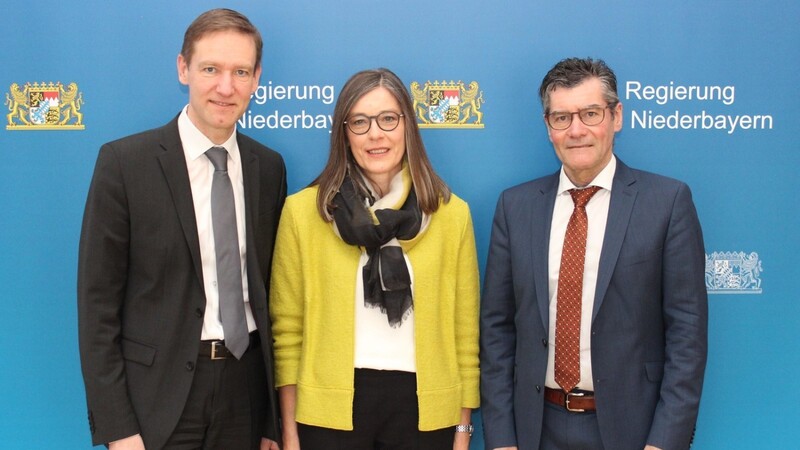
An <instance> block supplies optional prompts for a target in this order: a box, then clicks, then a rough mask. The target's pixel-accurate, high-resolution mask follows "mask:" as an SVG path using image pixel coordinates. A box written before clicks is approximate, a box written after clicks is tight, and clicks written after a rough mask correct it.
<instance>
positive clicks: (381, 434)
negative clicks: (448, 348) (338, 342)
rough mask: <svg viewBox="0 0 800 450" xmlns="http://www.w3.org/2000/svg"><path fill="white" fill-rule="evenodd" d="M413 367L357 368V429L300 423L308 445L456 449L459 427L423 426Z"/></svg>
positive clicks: (323, 449)
mask: <svg viewBox="0 0 800 450" xmlns="http://www.w3.org/2000/svg"><path fill="white" fill-rule="evenodd" d="M418 422H419V408H418V405H417V378H416V374H414V373H411V372H398V371H389V370H370V369H356V374H355V399H354V400H353V431H342V430H333V429H330V428H321V427H315V426H310V425H305V424H301V423H298V424H297V426H298V433H299V436H300V448H302V449H303V450H452V448H453V439H454V438H455V427H448V428H443V429H440V430H434V431H419V428H418Z"/></svg>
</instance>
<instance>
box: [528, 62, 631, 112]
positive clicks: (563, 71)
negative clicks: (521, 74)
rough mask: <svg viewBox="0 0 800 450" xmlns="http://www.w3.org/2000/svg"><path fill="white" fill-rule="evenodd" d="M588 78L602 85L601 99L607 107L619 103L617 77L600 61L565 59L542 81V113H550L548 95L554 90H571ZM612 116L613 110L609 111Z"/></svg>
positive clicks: (540, 95) (540, 94) (540, 90)
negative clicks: (597, 80) (603, 99)
mask: <svg viewBox="0 0 800 450" xmlns="http://www.w3.org/2000/svg"><path fill="white" fill-rule="evenodd" d="M589 78H597V79H599V80H600V83H602V85H603V97H604V98H605V101H606V103H608V104H609V105H616V104H617V103H619V96H618V95H617V76H616V75H614V71H613V70H611V68H610V67H608V66H607V65H606V63H605V61H603V60H602V59H592V58H567V59H563V60H561V61H559V62H558V64H556V65H555V66H553V68H552V69H550V71H549V72H547V75H545V76H544V79H542V85H541V86H539V99H540V100H541V101H542V109H544V113H545V114H547V113H549V112H550V93H551V92H553V91H554V90H555V89H556V88H567V89H569V88H573V87H575V86H577V85H579V84H581V83H583V82H584V81H586V80H587V79H589ZM611 111H612V114H613V111H614V110H613V108H612V109H611Z"/></svg>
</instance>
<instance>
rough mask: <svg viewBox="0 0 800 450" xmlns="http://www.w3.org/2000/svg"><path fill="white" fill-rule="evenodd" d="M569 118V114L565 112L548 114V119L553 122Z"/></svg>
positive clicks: (561, 121)
mask: <svg viewBox="0 0 800 450" xmlns="http://www.w3.org/2000/svg"><path fill="white" fill-rule="evenodd" d="M569 118H570V114H565V113H552V114H550V120H551V121H552V122H553V123H564V122H568V121H569Z"/></svg>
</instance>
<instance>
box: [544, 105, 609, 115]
mask: <svg viewBox="0 0 800 450" xmlns="http://www.w3.org/2000/svg"><path fill="white" fill-rule="evenodd" d="M601 106H603V105H601V104H599V103H592V104H591V105H586V106H583V107H580V108H578V111H581V110H584V109H587V108H599V107H601ZM565 112H569V111H567V110H562V109H551V110H550V114H552V113H565Z"/></svg>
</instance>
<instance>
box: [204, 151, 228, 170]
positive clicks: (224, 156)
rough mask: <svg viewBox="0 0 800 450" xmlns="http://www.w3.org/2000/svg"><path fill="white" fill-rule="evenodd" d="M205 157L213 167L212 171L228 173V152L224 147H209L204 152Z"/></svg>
mask: <svg viewBox="0 0 800 450" xmlns="http://www.w3.org/2000/svg"><path fill="white" fill-rule="evenodd" d="M206 156H207V157H208V159H210V160H211V164H213V165H214V170H216V171H217V172H227V171H228V151H227V150H225V148H224V147H211V148H210V149H208V150H206Z"/></svg>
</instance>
